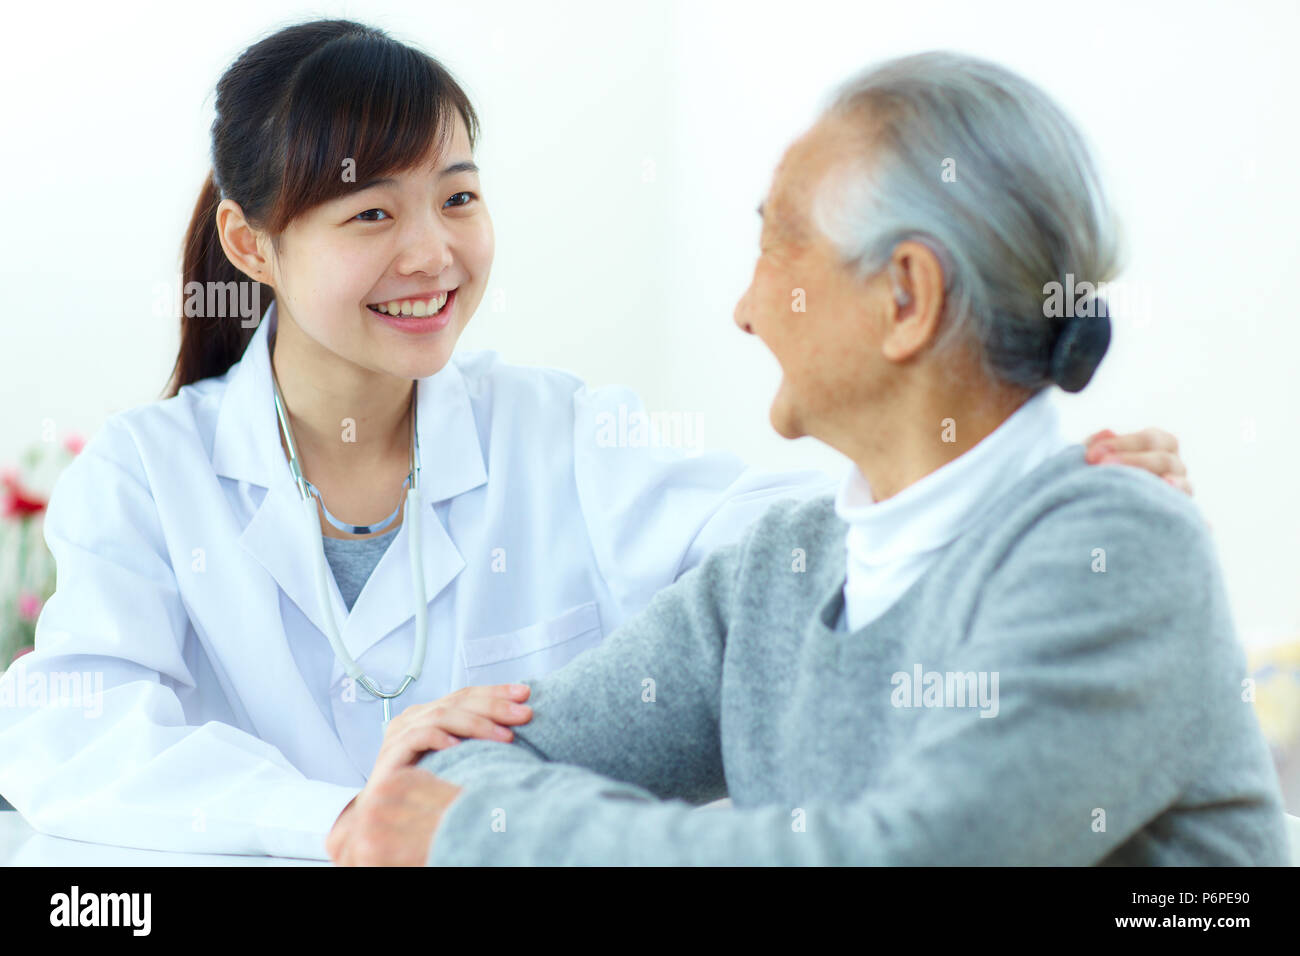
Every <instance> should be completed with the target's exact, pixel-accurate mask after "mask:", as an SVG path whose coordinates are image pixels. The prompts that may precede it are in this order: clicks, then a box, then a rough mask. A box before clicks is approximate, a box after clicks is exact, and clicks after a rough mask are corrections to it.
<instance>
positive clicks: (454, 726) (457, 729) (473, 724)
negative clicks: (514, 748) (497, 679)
mask: <svg viewBox="0 0 1300 956" xmlns="http://www.w3.org/2000/svg"><path fill="white" fill-rule="evenodd" d="M500 703H505V704H506V706H508V707H512V706H515V705H513V704H510V703H509V702H506V701H502V702H500ZM519 722H522V721H519ZM426 731H437V732H439V733H442V734H444V735H446V734H455V735H456V736H458V737H461V738H465V737H477V738H479V739H480V740H509V739H510V738H511V737H512V736H513V733H512V732H511V730H510V728H509V727H503V726H501V725H500V724H498V723H497V722H496V720H495V719H493V717H492V716H491V714H484V713H480V712H478V711H475V710H472V709H468V708H464V709H462V708H448V709H447V710H444V711H443V712H442V713H441V714H440V715H439V716H438V719H437V722H436V723H426V724H423V725H413V726H412V727H411V728H410V729H409V730H408V731H407V732H406V733H404V734H403V735H402V737H401V738H399V739H398V740H397V741H394V743H398V742H401V741H405V740H406V739H407V738H409V739H411V740H415V741H420V742H422V741H423V740H425V739H426V736H427V734H426Z"/></svg>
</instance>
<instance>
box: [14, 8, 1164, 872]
mask: <svg viewBox="0 0 1300 956" xmlns="http://www.w3.org/2000/svg"><path fill="white" fill-rule="evenodd" d="M216 111H217V118H216V121H215V123H214V125H213V128H212V157H213V172H212V176H211V177H210V178H209V180H208V182H207V184H206V186H205V189H204V191H203V194H202V196H201V197H200V199H199V202H198V205H197V207H196V209H195V214H194V220H193V222H192V223H191V227H190V231H189V234H188V236H187V239H186V244H185V253H184V278H185V282H186V283H187V286H186V288H187V289H190V288H193V287H191V286H189V285H188V284H189V283H191V282H199V283H203V284H204V285H203V286H202V288H204V289H208V290H211V289H213V288H221V287H222V286H221V285H219V284H222V283H240V282H244V283H249V286H251V288H253V289H256V290H257V291H258V292H259V293H260V295H261V301H262V302H263V303H265V302H267V301H270V304H269V306H268V307H267V308H266V309H265V312H264V314H263V315H262V316H261V321H260V323H258V324H257V325H256V329H255V330H254V329H253V328H250V327H247V326H251V325H252V323H251V322H249V323H245V322H243V321H241V319H240V318H239V317H229V318H218V317H215V315H213V314H212V313H208V314H209V315H211V316H212V317H204V316H203V315H193V314H187V315H186V316H185V317H183V318H182V336H181V347H180V355H179V357H178V360H177V365H176V369H175V374H174V377H173V381H172V395H171V397H169V398H167V399H166V400H164V401H160V402H155V403H152V404H149V405H145V406H142V407H140V408H136V409H132V410H129V411H127V412H123V413H120V414H118V415H115V416H113V417H112V418H110V419H109V420H108V422H106V424H105V425H104V427H103V428H102V429H101V431H100V432H99V433H98V434H97V435H96V436H95V437H94V439H93V440H92V441H91V442H90V443H89V444H88V445H87V446H86V447H85V449H84V450H83V452H82V454H81V455H80V456H79V457H78V458H77V460H76V461H75V462H74V463H73V464H72V465H71V466H70V467H69V468H68V469H67V470H66V471H65V473H64V474H63V475H62V476H61V478H60V480H59V482H58V484H57V485H56V488H55V490H54V493H53V495H52V498H51V502H50V506H49V510H48V513H47V517H46V525H45V534H46V540H47V542H48V544H49V546H50V549H51V551H52V553H53V555H54V557H55V559H56V562H57V567H58V590H57V592H56V593H55V594H54V595H53V597H52V598H51V599H50V601H49V602H48V603H47V604H46V606H45V608H44V611H43V613H42V615H41V618H40V621H39V627H38V634H37V645H36V650H35V652H33V653H31V654H29V655H26V656H25V657H24V658H22V659H21V660H20V664H21V666H19V665H15V666H14V667H13V668H11V669H10V672H9V673H8V674H7V675H6V678H5V682H6V683H9V684H10V688H9V690H10V692H11V693H12V692H15V691H19V690H20V689H19V687H18V686H17V685H18V684H20V683H21V685H22V687H21V693H18V694H16V695H15V702H13V703H12V704H11V705H10V706H6V707H0V793H3V794H4V795H5V796H6V797H7V798H8V799H9V800H10V801H11V802H12V803H13V804H14V806H15V807H16V808H17V809H18V810H19V811H21V812H22V813H23V815H24V816H25V817H26V818H27V820H28V821H29V822H30V823H31V824H32V825H33V826H34V827H35V828H37V829H38V830H40V831H42V832H45V833H49V834H53V835H57V836H63V837H70V838H74V839H79V840H87V841H91V842H100V843H113V844H119V845H126V846H137V847H148V848H155V849H165V850H181V851H191V852H222V853H269V854H274V855H282V856H298V857H309V858H317V859H326V858H327V854H326V852H325V849H324V838H325V836H326V834H327V833H328V832H329V830H330V828H331V826H332V825H333V823H334V822H335V819H336V818H337V817H338V816H339V815H340V812H341V811H343V810H344V808H345V806H346V805H347V804H348V803H349V801H351V800H352V799H353V797H354V796H355V795H356V794H357V793H358V791H359V789H360V788H361V787H362V786H363V785H364V784H365V782H366V780H367V779H368V778H374V777H378V776H379V775H381V774H382V773H383V772H384V770H385V769H386V768H388V767H395V766H398V765H401V764H404V763H410V762H413V761H414V760H415V759H416V758H417V757H418V755H419V754H420V753H422V752H424V751H426V750H430V749H440V748H442V747H445V746H449V745H453V744H454V743H455V742H456V740H457V739H459V738H462V737H496V738H498V739H505V740H508V739H510V737H511V734H510V731H509V726H510V725H511V724H517V723H522V722H524V721H526V720H528V719H529V711H528V709H527V707H526V706H522V705H521V702H522V700H523V699H524V698H525V697H526V695H527V688H526V687H520V686H512V685H511V684H510V683H509V682H511V681H516V680H520V679H524V678H527V677H530V676H536V675H541V674H544V673H547V672H549V671H551V670H553V669H555V668H557V667H560V666H561V665H563V664H564V663H566V662H567V661H569V660H570V659H572V658H573V657H574V656H575V655H576V654H578V653H579V652H581V651H583V650H585V649H587V648H589V647H592V646H594V645H596V644H597V643H599V642H600V641H601V639H602V638H603V637H604V636H605V635H606V634H608V633H609V632H610V631H611V630H612V629H613V628H615V627H617V626H618V624H619V622H620V621H622V620H623V619H624V618H625V617H627V616H628V615H630V614H632V613H634V612H636V611H637V610H638V609H640V608H642V607H643V606H644V605H645V604H646V603H647V602H648V601H649V600H650V598H651V597H652V596H653V595H654V594H655V592H656V591H657V590H659V589H660V588H662V587H664V586H666V585H668V584H669V583H671V582H672V581H673V580H674V579H675V578H676V577H678V576H679V575H681V574H682V573H684V572H685V571H686V570H688V569H689V568H691V567H693V566H694V565H695V564H696V563H697V562H699V560H700V559H701V558H702V557H703V556H704V555H705V554H706V553H707V552H708V551H709V550H710V549H712V548H713V547H715V546H718V545H721V544H723V543H726V542H729V541H731V540H734V539H735V538H737V537H739V535H740V533H741V531H742V530H743V528H744V527H745V526H746V525H747V524H748V523H749V522H751V521H752V520H754V519H755V518H756V517H757V516H758V515H759V514H760V513H761V512H762V511H763V510H764V509H765V508H766V507H767V506H768V505H770V504H771V503H772V502H773V501H774V500H776V499H777V498H780V497H785V496H790V495H799V496H803V495H809V494H814V493H818V492H829V491H832V490H833V488H834V487H835V480H834V479H832V478H830V477H828V476H826V475H823V474H821V473H816V472H807V473H794V474H775V475H774V474H760V473H757V472H755V471H753V470H750V469H747V468H745V467H744V465H743V464H742V463H740V462H739V461H737V460H736V459H734V458H733V457H731V456H728V455H725V454H708V455H700V456H697V457H686V456H684V455H681V454H677V453H674V452H671V451H665V450H661V449H656V448H653V447H607V446H608V445H609V444H610V443H609V442H608V441H607V440H602V439H603V438H608V435H609V431H610V429H609V428H608V424H609V422H611V421H617V420H618V416H619V414H620V407H619V406H620V405H622V406H624V409H623V414H625V415H626V414H627V411H626V410H627V409H632V410H633V411H637V410H639V409H640V405H639V403H638V401H637V398H636V396H635V395H633V394H632V393H630V392H627V391H625V390H622V389H614V388H611V389H600V390H594V391H593V390H588V389H587V388H585V387H584V386H583V384H582V382H581V381H579V380H578V379H576V378H574V377H573V376H571V375H568V374H566V373H563V372H559V371H553V370H549V369H536V368H521V367H517V366H511V365H508V364H506V363H504V362H502V361H501V360H500V359H498V358H497V356H496V355H495V353H492V352H478V353H460V354H453V350H454V347H455V344H456V341H457V339H458V337H459V336H460V334H461V332H462V331H463V330H464V328H465V326H466V324H467V323H468V322H469V320H470V317H471V316H472V315H473V314H474V312H475V309H476V308H477V307H478V304H479V301H480V299H481V298H482V296H483V291H484V286H485V284H486V282H487V279H488V273H489V270H490V268H491V265H492V255H493V233H492V224H491V220H490V219H489V217H488V212H487V208H486V206H485V204H484V200H483V189H482V186H481V184H480V182H479V176H478V170H477V168H476V166H475V165H474V161H473V147H474V141H475V136H476V131H477V120H476V117H475V114H474V111H473V108H472V106H471V105H470V102H469V100H468V99H467V97H466V96H465V94H464V93H463V92H462V90H461V89H460V87H458V86H457V85H456V83H455V82H454V80H453V79H452V78H451V77H450V76H449V75H448V74H447V73H446V71H445V70H443V68H442V67H441V66H440V65H439V64H438V63H437V62H436V61H434V60H433V59H431V58H430V57H428V56H427V55H426V54H424V53H422V52H419V51H418V50H415V49H412V48H411V47H409V46H405V45H403V44H400V43H398V42H395V41H393V40H392V39H390V38H388V37H387V36H386V35H385V34H384V33H382V32H380V31H377V30H374V29H371V28H368V27H365V26H363V25H360V24H356V23H352V22H348V21H338V20H325V21H314V22H310V23H305V24H301V25H297V26H293V27H290V28H288V29H285V30H281V31H280V32H278V33H276V34H274V35H272V36H270V37H268V38H267V39H264V40H262V41H260V42H258V43H257V44H255V45H253V46H252V47H250V48H249V49H248V50H247V51H245V52H244V54H243V55H241V56H240V57H239V59H238V60H237V61H236V62H235V63H234V65H233V66H232V67H231V68H230V69H229V70H228V71H227V72H226V74H225V75H224V76H223V77H222V79H221V81H220V82H219V84H218V87H217V102H216ZM214 284H215V285H214ZM236 287H237V286H229V287H227V288H231V289H233V288H236ZM246 288H247V287H246ZM539 297H541V296H540V294H539ZM272 300H273V301H272ZM190 311H192V310H190ZM607 416H612V418H611V417H607ZM1094 437H1101V438H1104V439H1105V440H1106V443H1107V444H1108V445H1109V446H1110V449H1111V450H1112V451H1113V452H1114V456H1113V457H1112V458H1111V459H1109V460H1116V461H1123V462H1126V463H1129V464H1136V465H1139V466H1142V467H1147V468H1149V469H1150V470H1152V471H1155V472H1157V473H1163V474H1168V475H1169V476H1170V480H1171V481H1173V482H1174V483H1176V484H1184V483H1185V479H1184V478H1183V477H1182V476H1183V474H1184V470H1183V468H1182V464H1181V462H1180V461H1179V460H1178V459H1177V456H1176V454H1171V452H1175V451H1176V447H1175V446H1173V445H1172V436H1168V435H1165V434H1164V433H1160V432H1156V431H1154V430H1148V432H1146V433H1143V434H1142V435H1135V436H1124V437H1123V438H1118V437H1116V436H1114V435H1112V434H1110V433H1102V435H1101V436H1094ZM615 444H616V443H615ZM1166 449H1167V450H1166ZM1104 450H1105V449H1101V448H1100V447H1099V448H1098V450H1097V454H1096V455H1095V456H1094V457H1096V458H1098V459H1100V458H1101V457H1102V452H1103V451H1104ZM295 468H296V469H297V470H295ZM1184 486H1185V484H1184ZM413 489H414V492H413ZM412 503H414V504H415V505H416V506H418V509H419V510H418V513H417V512H409V513H408V507H409V506H410V505H411V504H412ZM357 532H360V533H357ZM368 542H375V544H374V545H370V544H368ZM325 550H328V551H329V552H330V560H331V562H332V563H333V569H332V570H333V573H332V574H330V573H326V570H325V562H326V556H325V553H324V552H325ZM381 552H382V553H381ZM371 565H373V569H372V568H371ZM352 576H355V578H357V579H358V580H353V577H352ZM342 582H349V587H348V589H347V590H348V598H345V596H344V589H343V588H341V587H340V583H342ZM361 582H364V585H363V586H361ZM358 588H359V593H355V591H356V590H357V589H358ZM421 592H422V595H423V597H421V596H420V595H421ZM349 599H352V600H354V603H351V604H350V606H349ZM417 625H418V626H417ZM421 638H423V640H424V642H427V654H426V653H425V651H424V647H425V644H424V643H423V642H422V641H421ZM642 676H644V675H634V677H635V680H634V681H633V684H632V686H633V689H634V690H636V691H637V692H639V690H638V688H639V686H640V684H639V681H640V679H641V677H642ZM73 678H77V680H76V681H75V682H74V681H73ZM74 685H75V686H74ZM75 687H79V688H80V691H78V690H76V689H75ZM399 690H400V691H401V693H400V694H398V695H397V696H393V695H395V694H397V692H398V691H399ZM19 697H21V698H23V699H22V700H18V699H17V698H19ZM386 708H387V709H388V710H389V712H390V713H391V715H393V718H394V719H393V720H392V722H391V723H387V724H386V722H385V719H384V718H385V710H386Z"/></svg>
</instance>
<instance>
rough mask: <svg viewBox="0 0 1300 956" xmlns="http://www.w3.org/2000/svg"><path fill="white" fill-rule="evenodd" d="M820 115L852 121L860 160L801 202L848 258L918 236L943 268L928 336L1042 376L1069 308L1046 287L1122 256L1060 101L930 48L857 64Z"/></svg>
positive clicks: (1111, 272)
mask: <svg viewBox="0 0 1300 956" xmlns="http://www.w3.org/2000/svg"><path fill="white" fill-rule="evenodd" d="M824 115H826V116H831V117H837V118H842V119H846V120H848V121H850V122H852V123H855V124H858V125H860V126H861V129H862V132H863V143H864V153H863V156H862V161H861V162H860V163H852V162H851V163H848V164H846V165H845V167H844V168H842V169H840V170H838V171H837V172H836V174H834V175H832V176H830V177H828V178H827V181H826V182H825V183H823V184H822V187H821V189H820V191H819V193H818V196H817V201H816V202H815V203H814V208H813V217H814V221H815V223H816V225H817V227H818V228H819V229H820V230H821V231H822V232H823V233H824V234H825V235H826V236H827V237H828V238H829V239H830V240H831V241H832V242H833V243H834V244H835V246H836V247H837V248H838V249H839V250H840V252H841V253H842V254H843V256H844V259H845V261H846V263H850V264H851V265H853V266H854V267H856V268H857V269H858V270H859V271H860V272H861V273H862V274H863V275H870V274H873V273H875V272H877V271H879V270H880V269H881V268H883V267H884V266H885V264H886V263H887V262H888V261H889V257H890V255H891V253H892V252H893V250H894V247H895V246H897V244H898V243H899V242H902V241H903V240H905V239H916V240H920V241H922V242H925V243H926V244H927V245H928V246H929V247H930V248H931V249H932V250H933V251H934V252H935V254H936V256H937V257H938V259H939V261H940V263H941V265H942V266H943V270H944V288H945V293H946V305H945V310H944V316H943V327H942V329H941V332H940V334H939V339H938V342H937V343H936V347H937V348H939V349H945V348H951V347H953V346H955V345H957V344H965V345H975V346H977V348H978V352H979V355H980V358H981V360H982V363H983V368H984V369H985V371H986V372H987V373H988V374H989V375H990V376H992V377H993V378H995V379H997V380H999V381H1001V382H1005V383H1008V384H1011V385H1015V386H1018V387H1022V388H1027V389H1030V390H1032V391H1037V390H1039V389H1041V388H1043V387H1045V386H1047V385H1049V384H1051V383H1052V380H1053V379H1052V350H1053V346H1054V345H1055V344H1056V342H1057V339H1058V336H1059V335H1060V333H1061V331H1062V329H1063V328H1064V326H1065V323H1066V322H1067V318H1066V317H1065V316H1053V315H1049V314H1048V313H1050V312H1051V311H1052V310H1051V309H1045V308H1044V303H1045V300H1046V299H1047V298H1048V297H1049V296H1048V293H1047V287H1048V286H1049V284H1050V283H1053V282H1059V283H1061V284H1062V286H1066V285H1067V283H1068V285H1069V286H1070V287H1075V288H1077V287H1078V285H1079V283H1082V282H1090V283H1092V284H1093V285H1094V286H1095V285H1097V284H1099V283H1105V282H1109V281H1110V280H1111V279H1113V278H1114V277H1115V275H1116V273H1117V272H1118V270H1119V259H1120V255H1119V249H1118V238H1117V229H1116V225H1115V220H1114V215H1113V213H1112V211H1111V209H1110V207H1109V205H1108V203H1107V201H1106V198H1105V196H1104V194H1103V191H1102V188H1101V184H1100V181H1099V178H1098V175H1097V172H1096V169H1095V166H1094V164H1093V161H1092V159H1091V157H1090V156H1089V152H1088V148H1087V146H1086V144H1085V142H1084V140H1083V137H1082V136H1081V135H1080V134H1079V132H1078V130H1076V129H1075V127H1074V125H1073V124H1072V123H1071V122H1070V120H1069V119H1068V118H1067V117H1066V116H1065V114H1064V113H1063V112H1062V111H1061V109H1060V108H1059V107H1058V106H1057V105H1056V104H1055V103H1053V102H1052V100H1051V99H1049V98H1048V96H1047V95H1046V94H1045V93H1043V92H1042V91H1041V90H1040V89H1038V88H1037V87H1036V86H1034V85H1033V84H1032V83H1030V82H1028V81H1027V80H1025V79H1023V78H1022V77H1019V76H1017V75H1015V74H1014V73H1012V72H1010V71H1009V70H1006V69H1003V68H1002V67H999V66H997V65H995V64H993V63H989V62H986V61H984V60H980V59H976V58H974V57H970V56H964V55H961V54H955V53H945V52H934V53H922V54H917V55H915V56H908V57H903V58H900V59H896V60H891V61H889V62H886V63H884V64H882V65H880V66H877V67H874V68H871V69H868V70H867V71H865V72H863V73H861V74H859V75H858V76H855V77H854V78H852V79H851V80H849V81H848V82H847V83H845V84H844V85H843V86H841V87H840V88H839V89H838V90H836V91H835V93H834V94H833V96H832V98H831V101H830V103H829V105H828V106H827V107H826V110H825V114H824ZM1067 277H1068V278H1067ZM1085 288H1086V287H1085ZM1099 304H1100V303H1098V305H1099ZM1104 331H1105V332H1106V335H1107V340H1108V336H1109V324H1108V323H1107V324H1106V327H1105V330H1104ZM1101 351H1102V352H1104V351H1105V345H1104V344H1102V346H1101ZM1096 360H1097V361H1100V355H1097V357H1096ZM1090 375H1091V371H1090V370H1089V371H1088V372H1087V374H1085V375H1084V376H1083V381H1084V382H1086V380H1087V378H1088V377H1089V376H1090ZM1066 387H1069V386H1068V385H1067V386H1066ZM1078 387H1079V388H1081V387H1082V383H1080V384H1079V385H1078ZM1071 390H1077V389H1074V388H1072V389H1071Z"/></svg>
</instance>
